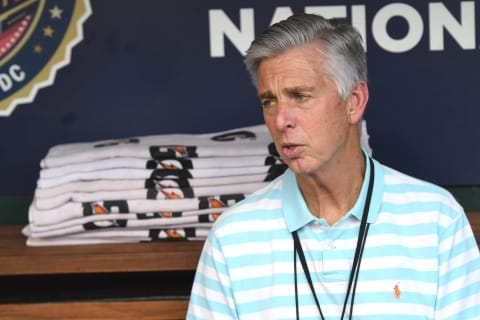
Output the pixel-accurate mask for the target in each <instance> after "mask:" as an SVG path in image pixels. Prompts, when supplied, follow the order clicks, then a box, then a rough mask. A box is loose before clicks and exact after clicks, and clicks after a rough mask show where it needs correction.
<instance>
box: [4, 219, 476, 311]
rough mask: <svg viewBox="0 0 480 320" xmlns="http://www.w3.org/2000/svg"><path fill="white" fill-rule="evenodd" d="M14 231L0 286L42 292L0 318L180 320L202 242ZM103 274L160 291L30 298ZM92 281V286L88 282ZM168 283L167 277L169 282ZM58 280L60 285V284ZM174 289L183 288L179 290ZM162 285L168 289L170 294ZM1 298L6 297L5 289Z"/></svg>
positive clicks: (10, 229) (7, 235)
mask: <svg viewBox="0 0 480 320" xmlns="http://www.w3.org/2000/svg"><path fill="white" fill-rule="evenodd" d="M468 218H469V220H470V223H471V225H472V228H473V230H474V233H475V237H476V239H477V243H480V212H471V213H468ZM20 230H21V226H2V227H0V283H3V285H0V286H1V287H3V288H4V290H11V291H12V292H15V289H16V287H17V286H18V284H17V283H18V282H19V281H23V283H25V282H26V284H25V286H26V288H27V293H28V290H29V289H28V285H29V281H31V283H32V286H33V285H34V284H37V285H39V286H42V285H43V286H44V287H45V288H42V287H40V288H36V290H32V297H30V296H27V297H26V301H21V302H19V301H16V302H14V303H12V302H8V301H7V302H6V303H5V302H1V303H0V319H74V320H75V319H115V320H123V319H125V320H126V319H129V320H130V319H135V320H137V319H160V320H161V319H184V318H185V311H186V308H187V305H188V294H189V290H190V285H191V280H192V277H193V273H194V270H195V267H196V264H197V260H198V257H199V255H200V251H201V248H202V246H203V242H202V241H192V242H180V241H179V242H158V243H139V244H114V245H104V244H101V245H85V246H66V247H38V248H32V247H27V246H25V238H24V237H23V236H22V235H21V233H20ZM178 272H180V275H179V276H180V277H185V276H186V280H185V281H184V282H182V283H176V282H175V281H179V280H178V279H179V277H176V276H175V274H176V273H178ZM108 275H121V277H120V278H118V279H113V281H112V283H108V284H109V285H112V284H115V282H122V281H125V282H126V283H125V286H124V287H123V288H122V287H120V286H118V285H117V286H113V289H112V291H110V292H109V293H110V294H114V295H115V293H116V290H119V291H122V290H126V291H129V290H131V287H132V286H135V284H134V283H133V282H134V281H137V279H139V278H138V275H146V277H144V278H143V279H142V280H141V281H143V282H141V283H139V284H138V285H139V286H145V287H148V288H152V287H154V288H159V289H161V290H160V291H159V292H160V293H158V292H153V294H152V292H151V291H150V292H143V293H142V292H140V293H139V294H138V295H137V296H133V297H128V298H122V297H120V298H118V297H117V298H115V299H111V298H109V297H108V296H105V297H103V298H98V297H96V298H92V299H89V298H88V297H87V298H85V297H82V299H80V300H76V301H75V300H68V299H67V300H66V301H62V299H61V298H62V297H60V299H58V297H57V299H53V300H52V301H49V300H48V297H45V299H43V300H42V301H41V302H38V301H36V300H35V299H34V298H35V297H33V295H34V293H35V292H37V293H38V292H40V294H41V293H42V292H43V290H44V291H45V292H48V291H49V290H48V289H51V288H48V287H49V286H63V287H66V288H68V287H69V283H68V281H72V285H73V281H75V282H82V281H85V282H87V283H86V284H85V286H86V287H88V286H89V285H91V286H92V289H93V291H95V290H99V291H102V289H104V287H103V285H104V284H103V283H102V286H98V287H97V285H98V283H97V282H95V281H98V279H99V278H105V277H106V276H108ZM95 276H98V277H99V278H95ZM44 277H47V280H50V278H48V277H56V278H55V280H54V281H52V282H47V284H45V281H44V282H41V281H38V280H39V279H43V278H44ZM150 277H151V278H150ZM72 279H73V280H72ZM92 279H93V282H92V283H88V281H92ZM168 279H173V280H174V281H173V283H172V282H169V281H168ZM7 280H9V282H8V281H7ZM5 281H7V282H8V283H10V285H9V287H6V286H5V285H4V284H5ZM62 281H63V282H66V283H63V284H62ZM129 281H130V283H128V282H129ZM149 282H150V283H149ZM156 282H159V283H156ZM163 286H164V287H166V288H163ZM176 286H183V288H180V289H181V290H179V289H178V288H175V287H176ZM168 287H171V288H170V291H169V288H168ZM119 288H120V289H119ZM64 289H65V288H64ZM0 290H1V288H0ZM145 290H146V289H145ZM33 291H34V292H33ZM133 291H135V290H133ZM146 291H148V290H146ZM137 292H138V290H137ZM61 293H62V292H60V294H61ZM3 294H7V295H8V291H7V293H5V292H4V293H3ZM37 300H38V297H37ZM40 300H41V299H40ZM55 300H60V301H55Z"/></svg>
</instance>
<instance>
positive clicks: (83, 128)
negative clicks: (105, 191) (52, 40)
mask: <svg viewBox="0 0 480 320" xmlns="http://www.w3.org/2000/svg"><path fill="white" fill-rule="evenodd" d="M390 3H393V1H368V2H367V1H363V2H360V1H321V2H320V1H280V0H277V1H270V0H264V1H246V0H244V1H238V0H236V1H228V2H226V1H214V0H209V1H192V0H190V1H187V0H177V1H158V0H141V1H123V0H96V1H92V3H91V5H92V12H93V13H92V15H91V16H90V17H89V18H88V20H87V21H86V23H85V24H84V39H83V41H82V42H80V43H79V44H78V45H77V46H76V47H75V48H74V49H73V53H72V57H71V63H70V64H69V65H68V66H66V67H64V68H62V69H61V70H59V72H58V73H57V76H56V79H55V83H54V84H53V85H52V86H49V87H47V88H44V89H41V90H40V91H39V93H38V94H37V96H36V98H35V100H34V102H33V103H30V104H24V105H20V106H17V107H16V109H15V110H14V111H13V112H12V113H11V114H10V116H8V117H1V118H0V135H1V137H2V138H1V139H0V178H1V183H0V196H6V195H29V194H32V193H33V191H34V189H35V183H36V179H37V178H38V172H39V162H40V160H41V158H42V157H43V156H44V155H45V154H46V152H47V150H48V148H49V147H51V146H53V145H55V144H59V143H66V142H76V141H96V140H102V139H110V138H122V137H128V136H141V135H149V134H163V133H174V132H189V133H200V132H212V131H219V130H225V129H230V128H234V127H240V126H247V125H252V124H257V123H261V122H262V115H261V109H260V106H259V103H258V102H257V99H256V92H255V90H254V88H253V87H252V86H251V84H250V82H249V79H248V76H247V73H246V71H245V70H244V66H243V63H242V55H241V54H240V52H239V51H238V49H237V48H236V47H235V45H233V44H232V42H231V41H229V39H225V55H224V57H211V54H210V36H209V10H210V9H221V10H222V11H223V12H224V13H225V15H226V16H228V17H229V19H230V20H231V21H232V22H233V23H234V24H235V25H236V26H239V25H240V22H239V21H240V18H239V14H240V9H241V8H253V9H254V17H255V19H254V20H255V25H254V28H255V33H259V32H260V31H261V30H263V29H264V28H265V27H266V26H267V25H268V24H269V23H270V22H271V19H272V16H273V14H274V12H275V9H276V8H277V7H281V6H282V7H284V6H289V7H290V8H291V9H292V10H293V12H302V11H303V10H304V7H305V6H307V5H308V6H313V5H320V4H321V5H340V6H344V7H346V12H347V19H349V18H350V15H351V8H352V7H351V6H352V4H356V5H363V6H364V7H365V9H366V11H365V12H366V19H367V20H366V29H365V30H366V39H367V48H368V58H369V73H370V75H369V76H370V80H369V81H370V91H371V100H370V103H369V107H368V111H367V113H366V119H367V123H368V130H369V133H370V136H371V137H370V143H371V146H372V148H373V152H374V156H375V157H376V158H377V159H379V160H381V161H383V162H384V163H385V164H387V165H390V166H393V167H395V168H397V169H399V170H402V171H405V172H407V173H409V174H412V175H415V176H418V177H420V178H423V179H426V180H429V181H432V182H435V183H439V184H443V185H458V184H460V185H472V184H473V185H479V184H480V166H479V164H480V148H479V147H478V144H479V143H478V141H479V140H480V130H479V126H478V121H479V119H480V108H479V106H478V98H477V96H478V91H479V88H480V87H479V85H478V76H479V71H480V50H479V49H478V44H479V43H480V38H479V36H478V35H477V34H475V48H473V49H472V48H469V49H465V48H462V47H461V46H460V45H459V44H458V41H456V40H455V39H454V37H452V36H450V35H449V34H448V32H445V39H444V49H443V50H440V51H433V50H431V49H430V47H429V40H430V36H429V17H430V16H431V14H432V12H430V10H431V9H429V4H430V2H426V1H425V2H423V1H422V2H421V3H420V4H419V3H418V1H403V2H401V3H402V4H406V5H409V6H410V7H412V8H414V9H415V10H416V11H417V12H418V13H419V14H421V16H422V19H423V27H424V30H423V34H422V38H421V40H420V41H419V42H418V44H417V45H416V46H415V47H413V48H412V49H411V50H408V51H406V52H402V53H393V52H388V50H385V49H383V48H381V47H380V45H379V43H378V41H376V39H375V38H374V36H373V34H372V20H373V19H374V17H375V16H376V15H377V14H378V12H379V11H381V10H382V8H384V7H385V6H387V5H388V4H390ZM460 3H467V4H470V3H473V4H474V6H475V13H476V14H475V17H476V19H477V20H476V21H475V26H476V30H479V29H480V28H479V22H478V20H480V15H479V12H480V10H479V8H478V5H479V4H478V3H477V1H445V2H444V4H445V7H446V8H448V10H449V11H450V12H451V14H452V15H453V16H455V17H456V18H457V20H460V11H461V10H460ZM387 30H388V32H389V34H390V35H391V36H392V38H397V39H401V38H402V37H404V36H405V35H406V34H408V32H410V31H409V29H408V23H407V22H406V20H405V19H404V18H401V17H396V18H392V19H391V20H390V22H389V23H388V28H387ZM477 32H480V31H477ZM0 71H1V70H0Z"/></svg>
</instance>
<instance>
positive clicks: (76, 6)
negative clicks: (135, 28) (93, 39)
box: [0, 0, 91, 116]
mask: <svg viewBox="0 0 480 320" xmlns="http://www.w3.org/2000/svg"><path fill="white" fill-rule="evenodd" d="M90 14H91V7H90V3H89V0H62V1H49V0H1V1H0V116H8V115H10V113H11V112H12V111H13V110H14V109H15V107H16V106H17V105H19V104H24V103H30V102H32V101H33V100H34V98H35V96H36V94H37V91H38V90H39V89H41V88H44V87H46V86H49V85H52V84H53V82H54V80H55V75H56V72H57V70H58V69H59V68H62V67H64V66H66V65H68V64H69V63H70V56H71V50H72V48H73V47H74V46H75V45H76V44H77V43H79V42H80V41H81V40H82V38H83V30H82V27H83V23H84V22H85V20H86V19H87V18H88V17H89V16H90Z"/></svg>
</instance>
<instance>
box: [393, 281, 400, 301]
mask: <svg viewBox="0 0 480 320" xmlns="http://www.w3.org/2000/svg"><path fill="white" fill-rule="evenodd" d="M398 285H399V283H398V282H397V283H396V284H395V286H394V287H393V296H394V297H395V299H400V295H401V292H400V287H399V286H398Z"/></svg>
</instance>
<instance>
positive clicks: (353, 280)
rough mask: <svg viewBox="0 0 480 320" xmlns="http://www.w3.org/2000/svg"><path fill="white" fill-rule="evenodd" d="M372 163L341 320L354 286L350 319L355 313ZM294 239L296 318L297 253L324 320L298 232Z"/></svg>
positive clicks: (296, 303)
mask: <svg viewBox="0 0 480 320" xmlns="http://www.w3.org/2000/svg"><path fill="white" fill-rule="evenodd" d="M368 159H369V161H370V179H369V182H368V190H367V197H366V200H365V205H364V207H363V213H362V220H361V223H360V230H359V233H358V238H357V247H356V249H355V255H354V258H353V265H352V270H351V271H350V279H349V281H348V287H347V293H346V296H345V301H344V303H343V309H342V316H341V318H340V319H343V317H344V316H345V311H346V307H347V303H348V298H349V297H350V291H352V285H353V291H352V299H351V302H350V314H349V319H351V318H352V313H353V304H354V300H355V291H356V288H357V281H358V273H359V271H360V263H361V260H362V256H363V249H364V248H365V242H366V239H367V233H368V229H369V227H370V224H369V223H367V218H368V211H369V208H370V200H371V198H372V191H373V181H374V179H375V173H374V164H373V161H372V159H371V158H370V157H369V158H368ZM292 237H293V256H294V261H293V263H294V266H293V270H294V281H295V307H296V316H297V319H300V318H299V306H298V288H297V253H298V256H299V258H300V263H301V264H302V268H303V271H304V273H305V276H306V278H307V281H308V284H309V286H310V290H311V291H312V294H313V297H314V299H315V303H316V305H317V307H318V311H319V313H320V318H321V319H322V320H324V319H325V318H324V317H323V313H322V310H321V308H320V302H319V301H318V298H317V294H316V293H315V288H314V287H313V281H312V278H311V276H310V271H309V270H308V266H307V262H306V259H305V254H304V252H303V248H302V244H301V242H300V239H299V238H298V235H297V231H293V232H292Z"/></svg>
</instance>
